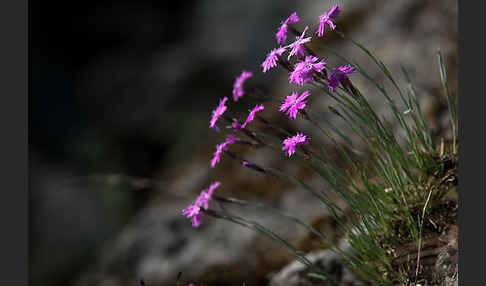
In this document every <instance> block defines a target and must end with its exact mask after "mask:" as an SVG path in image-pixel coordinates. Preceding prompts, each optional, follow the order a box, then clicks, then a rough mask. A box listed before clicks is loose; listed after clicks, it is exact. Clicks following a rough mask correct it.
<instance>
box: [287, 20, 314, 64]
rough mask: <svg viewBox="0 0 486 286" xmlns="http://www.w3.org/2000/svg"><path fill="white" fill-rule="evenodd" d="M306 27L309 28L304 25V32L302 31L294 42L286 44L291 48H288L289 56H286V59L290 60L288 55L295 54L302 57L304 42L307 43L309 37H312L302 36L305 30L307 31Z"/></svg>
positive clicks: (309, 39)
mask: <svg viewBox="0 0 486 286" xmlns="http://www.w3.org/2000/svg"><path fill="white" fill-rule="evenodd" d="M307 29H309V27H308V26H306V27H305V29H304V32H302V35H300V37H298V38H297V39H296V40H295V42H293V43H292V44H290V45H288V47H290V48H292V50H290V53H289V56H288V58H287V59H288V60H290V57H291V56H293V55H297V56H299V57H304V51H305V49H304V46H303V45H304V44H305V43H308V42H310V41H311V38H312V37H308V38H304V36H305V32H307Z"/></svg>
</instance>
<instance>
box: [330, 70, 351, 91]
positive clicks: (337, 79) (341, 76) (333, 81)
mask: <svg viewBox="0 0 486 286" xmlns="http://www.w3.org/2000/svg"><path fill="white" fill-rule="evenodd" d="M354 71H355V67H353V66H350V65H346V66H340V67H339V68H337V69H334V70H333V71H332V73H331V74H330V75H329V76H328V77H327V78H328V80H329V82H328V86H329V90H330V91H334V89H335V88H336V87H337V86H338V85H339V83H341V82H343V80H345V79H347V78H348V77H347V76H346V74H349V73H352V72H354Z"/></svg>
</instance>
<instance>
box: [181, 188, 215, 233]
mask: <svg viewBox="0 0 486 286" xmlns="http://www.w3.org/2000/svg"><path fill="white" fill-rule="evenodd" d="M220 185H221V183H220V182H214V183H212V184H211V185H210V186H209V188H208V190H207V192H206V190H202V191H201V194H200V195H199V196H198V197H197V199H196V201H195V202H194V203H193V204H191V205H189V206H188V207H187V208H185V209H183V210H182V215H183V216H185V217H187V218H189V219H191V222H192V226H193V227H198V226H199V225H200V224H201V220H202V213H201V208H204V209H205V210H207V209H208V204H209V200H210V199H211V196H212V195H213V191H214V190H215V189H216V188H217V187H219V186H220Z"/></svg>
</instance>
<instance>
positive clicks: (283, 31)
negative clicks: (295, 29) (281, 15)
mask: <svg viewBox="0 0 486 286" xmlns="http://www.w3.org/2000/svg"><path fill="white" fill-rule="evenodd" d="M299 21H300V19H299V17H298V16H297V13H296V12H294V13H292V14H291V15H290V16H289V17H288V18H287V20H285V22H283V23H282V25H281V26H280V29H278V32H277V34H276V35H275V36H276V37H277V43H279V44H283V43H285V40H287V24H292V23H297V22H299Z"/></svg>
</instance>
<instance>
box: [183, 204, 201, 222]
mask: <svg viewBox="0 0 486 286" xmlns="http://www.w3.org/2000/svg"><path fill="white" fill-rule="evenodd" d="M182 215H183V216H185V217H187V218H190V219H191V222H192V226H193V227H198V226H199V225H201V220H202V213H201V208H200V207H199V206H198V205H196V204H194V205H189V206H188V207H187V208H185V209H183V210H182Z"/></svg>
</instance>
